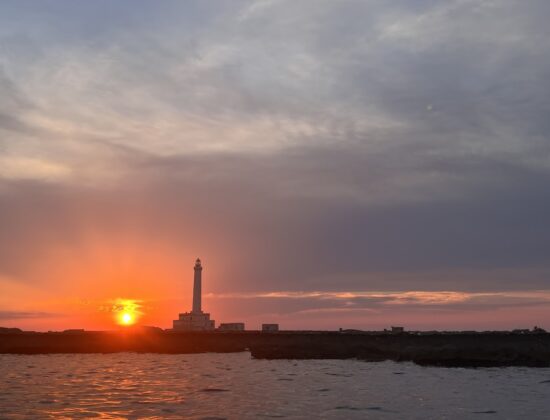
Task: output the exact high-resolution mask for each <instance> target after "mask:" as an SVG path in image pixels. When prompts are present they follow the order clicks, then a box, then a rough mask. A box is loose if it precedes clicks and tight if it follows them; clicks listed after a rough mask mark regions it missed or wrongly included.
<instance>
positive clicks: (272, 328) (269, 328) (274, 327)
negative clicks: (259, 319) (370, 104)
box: [262, 324, 279, 332]
mask: <svg viewBox="0 0 550 420" xmlns="http://www.w3.org/2000/svg"><path fill="white" fill-rule="evenodd" d="M277 331H279V324H262V332H277Z"/></svg>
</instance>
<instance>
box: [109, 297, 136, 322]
mask: <svg viewBox="0 0 550 420" xmlns="http://www.w3.org/2000/svg"><path fill="white" fill-rule="evenodd" d="M140 308H141V305H140V304H139V301H136V300H133V299H117V300H116V302H115V304H114V305H113V306H112V309H111V311H112V312H113V313H114V316H115V321H116V323H117V324H119V325H133V324H135V323H136V321H137V319H138V318H139V316H140V315H142V312H141V311H140Z"/></svg>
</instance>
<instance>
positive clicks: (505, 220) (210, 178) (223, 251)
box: [0, 0, 550, 331]
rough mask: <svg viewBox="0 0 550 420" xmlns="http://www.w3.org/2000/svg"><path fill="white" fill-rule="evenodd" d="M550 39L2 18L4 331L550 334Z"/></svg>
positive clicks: (148, 19) (295, 13) (421, 13)
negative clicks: (133, 321) (130, 327)
mask: <svg viewBox="0 0 550 420" xmlns="http://www.w3.org/2000/svg"><path fill="white" fill-rule="evenodd" d="M549 15H550V2H548V1H546V0H527V1H525V0H498V1H492V0H485V1H482V0H477V1H475V0H446V1H431V0H415V1H405V0H395V1H391V2H389V1H385V0H357V1H352V0H342V1H338V2H335V1H331V0H303V1H299V2H297V1H293V0H260V1H238V0H235V1H227V2H222V1H220V2H206V1H201V0H196V1H193V0H189V1H171V0H166V1H162V2H156V1H152V0H149V1H144V0H120V1H116V2H112V1H107V0H96V1H93V2H91V1H85V0H56V1H51V0H34V1H33V0H23V1H21V0H3V1H2V2H1V3H0V326H9V327H21V328H24V329H28V330H40V331H42V330H60V329H65V328H86V329H113V328H117V327H116V325H115V323H114V322H113V318H114V317H115V316H116V314H117V312H118V311H120V308H121V307H122V308H123V307H124V305H133V306H132V307H133V308H135V312H136V313H137V314H138V315H139V319H138V323H139V324H141V325H157V326H160V327H163V328H168V327H170V326H171V321H172V320H173V319H176V317H177V314H178V313H179V312H184V311H187V310H189V309H190V306H191V294H192V290H191V288H192V278H193V277H192V276H193V271H192V269H193V264H194V260H195V258H197V257H200V258H201V259H202V261H203V266H204V271H203V292H204V299H203V309H204V310H207V311H208V312H210V313H211V315H212V318H213V319H215V320H216V321H217V322H218V323H219V322H237V321H244V322H246V324H247V328H258V327H259V326H260V324H261V323H263V322H265V323H271V322H278V323H280V325H281V328H283V329H285V328H286V329H337V328H360V329H381V328H387V327H389V326H390V325H403V326H405V327H406V328H408V329H422V330H430V329H478V330H485V329H511V328H530V327H532V326H534V325H539V326H542V327H546V328H550V324H549V321H548V320H549V319H550V258H549V250H550V223H549V221H548V217H549V215H550V189H549V187H548V185H550V137H549V135H550V122H549V121H550V120H549V119H548V115H549V112H550V83H549V82H548V80H549V79H550V43H549V42H548V39H550V26H549V25H548V24H547V17H548V16H549Z"/></svg>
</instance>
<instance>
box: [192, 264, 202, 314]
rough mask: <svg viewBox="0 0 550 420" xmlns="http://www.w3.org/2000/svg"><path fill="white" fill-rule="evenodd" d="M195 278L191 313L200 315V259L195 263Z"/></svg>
mask: <svg viewBox="0 0 550 420" xmlns="http://www.w3.org/2000/svg"><path fill="white" fill-rule="evenodd" d="M194 270H195V276H194V278H193V313H194V314H200V313H202V309H201V306H202V265H201V260H200V258H197V260H196V261H195V267H194Z"/></svg>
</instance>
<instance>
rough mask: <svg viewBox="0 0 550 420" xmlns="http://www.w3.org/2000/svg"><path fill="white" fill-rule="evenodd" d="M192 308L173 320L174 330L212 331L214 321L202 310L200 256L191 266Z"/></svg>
mask: <svg viewBox="0 0 550 420" xmlns="http://www.w3.org/2000/svg"><path fill="white" fill-rule="evenodd" d="M193 271H194V275H193V308H192V309H191V312H184V313H182V314H179V317H178V319H176V320H174V321H173V330H174V331H212V330H213V329H214V328H215V322H214V320H213V319H210V314H208V313H205V312H203V311H202V263H201V260H200V258H197V259H196V260H195V266H194V267H193Z"/></svg>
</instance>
